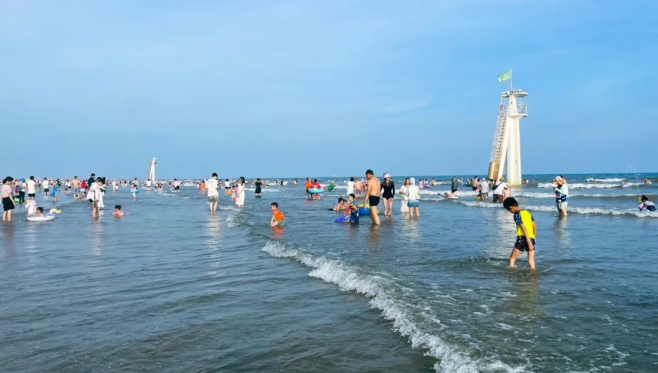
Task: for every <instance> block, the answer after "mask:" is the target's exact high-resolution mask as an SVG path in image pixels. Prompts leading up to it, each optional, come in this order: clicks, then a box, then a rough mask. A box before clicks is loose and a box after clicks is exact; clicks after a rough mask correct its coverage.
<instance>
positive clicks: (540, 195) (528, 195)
mask: <svg viewBox="0 0 658 373" xmlns="http://www.w3.org/2000/svg"><path fill="white" fill-rule="evenodd" d="M512 196H513V197H525V198H555V193H533V192H514V191H513V192H512ZM569 197H584V198H620V197H621V198H623V197H628V198H633V197H634V198H637V193H636V194H597V193H594V194H589V193H569Z"/></svg>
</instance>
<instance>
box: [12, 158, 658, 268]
mask: <svg viewBox="0 0 658 373" xmlns="http://www.w3.org/2000/svg"><path fill="white" fill-rule="evenodd" d="M382 178H383V180H380V179H379V178H378V177H376V176H375V175H374V172H373V171H372V170H367V171H366V173H365V178H363V179H359V178H354V177H351V178H350V179H349V180H348V181H347V182H346V185H347V186H346V189H347V198H343V197H341V198H339V199H338V203H337V204H336V205H335V206H334V208H333V210H334V211H339V212H343V213H344V217H345V219H344V221H345V222H349V223H353V224H358V223H359V218H360V215H361V213H360V212H361V211H363V210H362V209H364V208H365V209H367V211H368V215H369V216H370V219H371V222H372V224H373V225H379V224H380V218H379V205H380V203H381V204H382V205H383V215H384V216H392V215H393V205H394V204H393V203H394V200H395V198H396V194H397V195H398V196H399V197H400V199H401V204H400V212H401V213H402V214H405V215H408V216H409V217H411V218H418V217H420V200H421V194H420V190H421V189H423V188H431V187H432V186H435V185H436V184H437V183H436V181H435V179H433V178H432V179H431V180H428V179H421V180H419V182H418V183H417V182H416V180H415V178H405V179H404V182H403V185H402V186H400V187H399V188H396V186H395V182H394V181H393V179H392V178H391V175H390V174H388V173H385V174H384V175H383V177H382ZM524 182H527V181H524ZM650 182H651V181H650V180H648V179H647V180H645V183H650ZM273 184H274V185H288V184H289V181H284V180H275V181H274V182H273ZM463 184H465V185H467V186H470V187H471V188H472V190H474V191H477V197H476V198H477V199H479V200H482V201H489V193H490V192H491V193H492V195H493V197H492V201H493V202H494V203H502V204H503V207H504V208H505V209H506V210H507V211H509V212H510V213H512V214H513V216H514V222H515V224H516V226H517V240H516V242H515V245H514V249H513V251H512V253H511V255H510V259H509V264H510V266H514V264H515V260H516V258H517V257H518V255H519V254H520V253H522V252H527V253H528V263H529V266H530V267H531V268H535V263H534V246H535V240H536V229H537V227H536V224H535V222H534V219H533V218H532V215H531V214H530V213H529V212H528V211H527V210H523V209H521V208H520V207H519V205H518V202H517V201H516V199H514V198H513V197H511V196H510V188H509V187H508V185H507V184H506V183H505V179H504V178H503V177H501V178H499V179H498V180H497V181H494V180H489V179H487V178H479V177H477V176H475V177H473V178H472V179H467V180H466V182H465V183H464V181H463V180H461V179H457V178H456V177H453V178H452V179H451V181H450V192H446V193H445V194H444V197H447V198H452V197H454V198H456V197H457V196H458V193H459V188H460V186H461V185H463ZM166 185H169V186H170V188H171V189H170V191H171V192H179V191H180V187H181V185H182V181H181V180H178V179H173V180H172V181H159V180H146V181H144V182H140V181H139V180H138V179H137V178H135V179H133V180H124V179H114V180H112V181H110V182H109V183H108V181H107V179H106V178H105V177H96V175H95V174H93V173H92V174H91V175H90V177H89V178H88V179H86V180H80V179H78V177H77V176H76V177H74V178H72V179H65V180H60V179H49V178H43V179H41V180H39V179H37V178H35V177H34V176H30V177H29V178H27V179H24V178H21V179H14V178H12V177H6V178H5V179H4V180H3V185H2V206H3V217H2V219H3V221H6V222H10V221H11V220H12V212H13V210H14V209H15V208H16V207H17V206H18V205H22V204H24V205H25V206H26V207H28V206H29V207H30V208H29V209H28V217H29V216H30V215H32V216H43V213H44V208H43V207H40V206H36V196H37V194H38V193H43V196H44V197H45V198H48V199H52V201H53V202H57V195H58V194H59V193H64V194H72V196H73V198H74V199H82V200H87V201H88V202H89V203H90V205H91V210H92V217H93V218H98V217H99V210H100V209H102V208H104V195H105V193H106V189H107V188H108V187H110V186H111V190H112V192H113V193H118V192H119V187H120V186H121V187H128V186H130V187H131V189H130V192H131V194H132V198H133V200H136V199H137V196H138V194H139V188H140V186H144V187H145V188H146V190H148V191H152V190H154V191H156V192H158V191H162V190H163V188H164V187H165V186H166ZM186 185H189V184H186ZM195 185H196V187H197V189H199V190H200V191H201V194H203V195H207V198H208V203H209V209H210V211H211V212H215V211H217V208H218V202H219V196H220V190H221V189H222V188H224V191H225V194H227V195H230V196H231V200H232V202H234V203H235V205H236V206H237V207H243V206H244V203H245V193H246V188H247V185H252V186H253V187H254V192H255V196H256V197H257V198H258V197H260V196H261V193H262V190H263V188H267V187H269V186H270V182H269V180H265V181H263V180H261V179H260V178H257V179H255V180H249V181H247V180H246V179H245V178H244V177H240V178H237V179H235V180H230V179H225V180H224V181H222V180H220V179H219V177H218V175H217V173H213V174H212V175H211V177H210V178H209V179H204V180H200V181H197V182H196V183H195ZM292 185H294V186H298V182H297V180H294V181H293V182H292ZM335 186H336V185H335V183H334V182H333V181H332V182H331V183H330V184H329V187H328V189H327V188H325V187H323V186H322V185H321V184H320V182H319V180H318V179H313V180H312V179H311V178H310V177H309V178H307V179H306V183H305V189H306V198H307V199H319V198H321V194H322V193H321V191H324V190H325V189H327V190H329V191H331V189H333V187H335ZM553 190H554V192H555V201H556V207H557V210H558V213H559V216H560V217H566V216H567V208H568V201H569V187H568V183H567V180H566V178H565V177H564V176H562V175H558V176H556V177H555V179H554V180H553ZM359 202H362V203H359ZM639 202H640V205H639V209H640V210H647V211H656V208H655V205H654V203H653V202H651V201H650V200H649V199H648V198H647V197H646V196H644V195H643V196H642V197H641V198H640V201H639ZM270 208H271V211H272V219H271V221H270V226H271V227H273V228H282V227H283V226H284V221H285V217H284V214H283V212H282V211H281V210H279V205H278V203H277V202H273V203H271V205H270ZM125 215H126V214H125V213H124V212H123V210H122V206H121V205H116V206H114V211H113V212H112V216H114V217H117V218H120V217H122V216H125Z"/></svg>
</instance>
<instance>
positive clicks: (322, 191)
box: [308, 188, 324, 194]
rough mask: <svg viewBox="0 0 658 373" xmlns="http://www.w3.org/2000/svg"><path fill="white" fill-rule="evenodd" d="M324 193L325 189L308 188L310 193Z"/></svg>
mask: <svg viewBox="0 0 658 373" xmlns="http://www.w3.org/2000/svg"><path fill="white" fill-rule="evenodd" d="M322 193H324V189H316V188H313V189H309V190H308V194H322Z"/></svg>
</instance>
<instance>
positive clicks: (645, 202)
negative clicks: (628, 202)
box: [638, 195, 656, 211]
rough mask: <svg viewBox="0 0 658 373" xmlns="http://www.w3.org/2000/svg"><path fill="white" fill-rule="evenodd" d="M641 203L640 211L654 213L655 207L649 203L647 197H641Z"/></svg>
mask: <svg viewBox="0 0 658 373" xmlns="http://www.w3.org/2000/svg"><path fill="white" fill-rule="evenodd" d="M641 200H642V203H640V206H638V207H639V208H640V211H656V205H655V204H654V203H653V202H651V201H649V198H647V196H645V195H643V196H642V198H641Z"/></svg>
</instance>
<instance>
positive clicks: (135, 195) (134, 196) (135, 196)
mask: <svg viewBox="0 0 658 373" xmlns="http://www.w3.org/2000/svg"><path fill="white" fill-rule="evenodd" d="M130 193H132V194H133V201H134V200H136V199H137V193H139V186H137V184H133V188H132V189H131V190H130Z"/></svg>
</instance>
